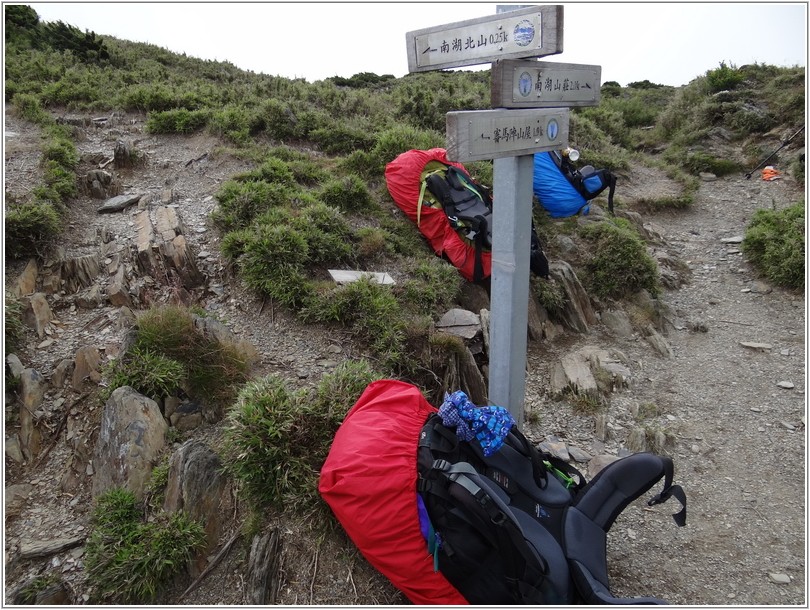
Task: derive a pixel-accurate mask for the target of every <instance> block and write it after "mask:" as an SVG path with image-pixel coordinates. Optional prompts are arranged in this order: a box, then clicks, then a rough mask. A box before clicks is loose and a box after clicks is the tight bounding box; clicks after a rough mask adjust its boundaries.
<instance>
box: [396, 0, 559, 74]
mask: <svg viewBox="0 0 810 610" xmlns="http://www.w3.org/2000/svg"><path fill="white" fill-rule="evenodd" d="M424 6H430V5H429V4H426V5H424ZM425 14H429V11H428V12H427V13H425ZM562 34H563V7H562V6H559V5H557V6H533V7H529V8H525V9H520V10H516V11H509V12H506V13H500V14H497V15H493V16H491V17H481V18H478V19H469V20H467V21H459V22H456V23H450V24H448V25H439V26H435V27H431V28H425V29H423V30H415V31H413V32H408V33H407V34H405V42H406V45H407V50H408V71H409V72H426V71H428V70H441V69H443V68H458V67H461V66H472V65H475V64H485V63H490V62H493V61H496V60H498V59H522V58H526V57H544V56H546V55H554V54H556V53H562V51H563V36H562Z"/></svg>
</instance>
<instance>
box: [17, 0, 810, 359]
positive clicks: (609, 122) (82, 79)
mask: <svg viewBox="0 0 810 610" xmlns="http://www.w3.org/2000/svg"><path fill="white" fill-rule="evenodd" d="M5 25H6V82H5V86H6V89H5V95H6V102H7V103H8V104H9V105H10V107H11V109H12V111H13V112H16V113H18V114H19V116H21V117H23V118H25V119H27V120H29V121H32V122H34V123H37V124H39V125H41V126H42V127H43V130H44V134H45V139H44V141H43V153H44V154H43V168H42V169H43V172H42V175H43V183H42V184H40V185H37V186H36V188H34V189H33V190H32V191H31V193H30V195H28V196H27V198H25V199H24V200H15V199H13V198H11V197H7V203H6V210H5V213H6V216H5V229H6V255H7V256H10V257H24V256H31V255H41V254H42V253H43V252H44V251H45V250H46V249H47V248H48V245H49V243H50V241H51V240H52V239H53V238H54V236H56V235H58V233H59V231H60V230H61V226H62V222H63V220H64V218H65V215H66V214H67V213H68V209H69V205H70V202H71V200H72V199H73V198H75V197H76V196H77V188H76V176H75V170H76V167H77V165H78V163H79V159H78V155H77V154H76V150H75V146H74V145H73V142H72V132H71V131H70V129H69V128H68V127H67V126H64V125H60V124H57V123H56V121H55V119H54V116H55V115H56V114H58V113H64V112H65V111H74V112H89V113H98V112H102V111H112V110H119V111H125V112H129V113H145V114H146V117H147V120H146V128H147V130H148V131H149V132H151V133H154V134H191V133H195V132H203V131H205V132H209V133H211V134H214V135H216V136H219V137H220V138H221V141H222V143H223V144H222V149H221V152H222V153H224V154H232V155H237V156H239V157H241V158H247V159H250V160H252V161H254V162H255V164H256V169H255V170H254V171H252V172H248V173H247V174H244V175H240V176H234V177H233V178H232V179H231V180H229V181H228V182H226V183H225V184H224V185H223V186H222V189H221V190H220V192H219V193H218V194H217V199H218V200H219V203H220V206H219V209H218V210H217V212H216V214H215V216H214V221H215V222H216V224H217V225H218V226H219V228H220V229H221V231H222V233H223V236H224V239H223V254H224V255H225V256H226V258H228V259H229V260H230V261H232V262H233V263H235V264H236V265H237V266H238V267H239V268H240V270H241V272H242V277H243V279H244V281H245V282H246V283H247V284H248V285H249V286H251V287H252V288H254V289H255V290H256V291H257V292H259V293H263V294H265V295H266V296H270V297H272V298H274V299H276V300H277V301H278V302H280V303H283V304H284V305H286V306H288V307H289V308H291V309H293V310H294V311H297V312H298V313H299V314H300V316H301V318H302V319H304V320H310V321H342V322H344V323H345V322H347V320H346V317H347V316H348V315H349V314H348V312H349V311H355V310H356V303H357V302H358V301H363V302H365V303H366V304H367V306H368V307H369V308H370V309H371V310H378V313H379V312H387V314H388V315H393V317H394V318H395V319H403V320H405V319H407V318H408V316H407V315H404V314H403V315H400V314H401V313H402V312H401V311H400V310H402V309H404V310H412V311H424V310H425V309H424V308H425V306H426V305H431V306H436V305H441V304H444V303H447V302H451V301H452V299H453V295H454V293H455V291H456V290H457V289H458V285H457V282H456V281H454V280H453V279H451V278H450V277H449V275H447V274H444V275H443V274H442V273H441V272H440V271H438V270H437V269H440V268H441V267H436V266H435V265H431V260H430V256H429V255H428V253H427V251H426V250H425V248H424V247H423V244H421V242H420V240H419V237H418V235H417V234H416V233H415V231H414V230H413V227H412V226H411V225H410V224H409V223H408V222H407V221H406V220H404V219H402V218H399V219H397V218H392V216H391V214H390V213H388V212H387V211H388V210H390V209H391V208H392V203H391V199H390V196H389V195H388V192H387V190H386V188H385V182H384V179H383V171H384V168H385V164H386V163H388V162H389V161H391V160H392V159H393V158H394V157H396V156H397V155H398V154H399V153H401V152H403V151H406V150H408V149H411V148H422V149H425V148H430V147H434V146H443V145H444V125H445V114H446V113H447V112H448V111H453V110H467V109H483V108H487V107H488V105H489V73H488V72H487V71H480V72H467V71H456V72H430V73H420V74H414V75H408V76H406V77H403V78H394V77H392V76H390V75H381V76H380V75H376V74H371V73H361V74H356V75H354V76H353V77H351V78H348V79H346V78H340V77H335V78H330V79H326V80H324V81H318V82H315V83H307V82H305V81H303V80H300V79H294V80H290V79H286V78H281V77H275V76H268V75H265V74H255V73H253V72H246V71H243V70H239V69H238V68H236V67H235V66H233V65H231V64H229V63H227V62H216V61H203V60H199V59H195V58H192V57H187V56H185V55H178V54H176V53H170V52H168V51H166V50H165V49H162V48H159V47H156V46H154V45H149V44H141V43H132V42H128V41H124V40H117V39H115V38H112V37H105V36H99V35H97V34H96V33H93V32H81V31H80V30H78V29H77V28H75V27H73V26H71V25H67V24H64V23H61V22H57V23H40V21H39V18H38V15H37V14H36V12H35V11H34V10H33V9H31V8H30V7H27V6H19V5H18V6H7V7H5ZM804 106H805V104H804V69H803V68H777V67H773V66H767V65H748V66H741V67H735V66H729V65H726V64H724V63H721V64H720V65H719V66H718V68H716V69H714V70H710V71H708V72H707V73H706V74H704V75H702V76H698V77H696V78H695V79H694V80H693V81H692V82H690V83H689V84H688V85H686V86H683V87H679V88H673V87H668V86H662V85H657V84H654V83H651V82H649V81H641V82H637V83H630V84H629V85H628V86H627V87H621V86H619V84H618V83H615V82H607V83H604V84H603V85H602V102H601V104H600V105H599V106H598V107H593V108H578V109H574V110H572V115H571V129H570V133H571V137H570V140H571V144H572V145H573V146H575V147H577V148H579V149H580V150H581V151H582V159H581V161H580V163H582V164H585V163H587V164H591V165H594V166H597V167H600V166H601V167H607V168H611V169H614V170H617V171H619V172H622V171H625V170H627V169H628V168H631V167H632V166H633V165H635V164H646V165H651V166H658V167H661V168H664V169H665V170H666V171H667V172H668V173H669V175H670V176H671V177H673V178H675V179H676V180H678V181H679V182H680V183H681V184H682V190H681V192H680V194H678V195H676V196H673V195H667V196H666V197H660V198H659V199H648V200H643V201H633V202H627V201H622V197H621V192H620V191H619V193H618V195H617V205H618V206H619V207H627V206H630V205H633V206H636V207H639V206H642V207H644V208H647V209H649V208H653V209H654V208H660V207H675V208H679V207H685V206H688V205H690V203H691V201H692V197H693V194H694V192H695V190H696V189H697V184H698V182H697V178H696V176H697V175H698V174H699V173H700V172H712V173H714V174H717V175H723V174H728V173H734V172H740V173H742V172H744V171H745V170H746V169H747V168H751V167H753V166H754V165H755V164H756V163H757V162H759V160H761V159H762V158H764V157H765V156H766V155H767V154H768V153H769V152H771V151H772V150H773V149H774V148H775V147H776V146H775V145H778V143H779V142H780V140H781V139H782V138H784V137H785V135H786V134H787V133H792V132H794V131H795V129H796V128H797V127H798V126H800V125H801V124H802V122H803V120H804ZM740 151H742V152H740ZM468 169H470V170H471V173H472V174H473V176H474V177H476V178H477V179H478V180H479V181H480V182H482V183H484V184H490V185H491V184H492V164H491V162H476V163H471V164H469V167H468ZM790 171H791V172H792V173H793V174H794V175H796V176H797V177H798V178H800V179H803V172H804V164H803V159H802V160H801V162H799V161H798V160H797V162H796V163H795V164H794V165H793V166H792V167H791V169H790ZM535 208H536V212H535V216H536V220H537V221H538V223H539V224H540V225H541V233H544V236H545V237H549V236H550V235H549V232H550V231H554V230H558V229H557V228H555V227H549V225H548V223H545V224H544V220H545V219H544V218H543V215H544V213H543V211H542V209H541V208H540V207H539V206H535ZM356 217H362V220H363V222H362V225H363V228H356V227H357V225H358V223H357V222H355V221H354V219H355V218H356ZM414 252H417V253H422V255H424V258H421V259H420V260H419V261H416V262H410V263H407V264H406V265H404V266H406V267H407V268H409V269H414V270H415V273H414V274H413V275H414V277H413V284H414V286H418V288H417V287H414V286H410V287H409V288H408V289H407V290H404V291H403V292H404V293H405V294H400V295H398V297H399V298H398V299H396V302H395V303H387V302H386V298H387V297H382V296H380V295H377V294H372V293H373V292H374V290H375V289H374V288H372V287H367V288H365V290H366V291H367V292H368V293H369V294H350V295H341V296H342V297H343V299H335V298H334V295H331V294H330V295H329V296H328V299H329V300H328V301H327V302H324V300H323V298H324V290H325V289H324V288H323V286H320V285H318V284H317V283H315V282H313V281H311V280H310V279H309V278H310V277H311V276H312V275H313V273H312V272H313V269H316V268H327V267H328V266H331V265H334V264H352V265H354V266H355V267H357V268H363V267H364V266H365V265H369V264H372V263H373V262H375V260H379V259H380V258H381V257H383V258H384V257H388V258H389V259H392V258H393V259H399V260H401V259H404V258H407V257H408V256H411V255H412V254H413V253H414ZM281 260H283V261H284V264H279V262H280V261H281ZM437 285H442V286H444V289H443V290H442V291H439V290H438V289H437V288H436V286H437ZM358 290H359V289H358ZM426 295H427V296H426ZM613 296H616V297H621V296H622V295H621V294H618V295H613ZM413 324H414V322H413V320H408V321H403V323H402V324H394V325H391V326H381V325H379V324H375V323H374V322H373V320H371V319H368V320H351V325H352V326H353V327H355V328H357V329H358V333H359V334H360V335H361V336H363V338H365V339H367V340H371V341H376V342H377V343H378V344H379V347H380V349H381V350H382V347H383V346H387V347H386V348H385V349H384V350H382V351H383V352H385V353H384V354H382V355H381V357H382V360H383V361H384V362H386V364H387V365H391V366H393V367H394V368H395V369H396V368H397V367H399V366H400V365H402V363H403V362H406V361H408V358H407V357H406V356H405V353H404V352H403V350H402V349H401V347H402V345H404V343H406V342H407V337H408V336H409V333H410V332H411V330H412V328H411V327H412V326H413ZM417 325H421V323H419V324H417ZM392 346H393V347H392Z"/></svg>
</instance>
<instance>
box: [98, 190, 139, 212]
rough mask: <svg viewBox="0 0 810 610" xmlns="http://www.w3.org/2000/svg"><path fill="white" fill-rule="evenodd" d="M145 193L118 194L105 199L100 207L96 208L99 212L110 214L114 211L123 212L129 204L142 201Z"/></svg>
mask: <svg viewBox="0 0 810 610" xmlns="http://www.w3.org/2000/svg"><path fill="white" fill-rule="evenodd" d="M141 197H143V194H139V195H117V196H116V197H112V198H111V199H108V200H107V201H105V202H104V203H103V204H102V205H101V207H100V208H98V209H97V210H96V212H98V213H99V214H109V213H112V212H121V211H123V210H125V209H127V208H128V207H129V206H131V205H134V204H136V203H138V201H140V199H141Z"/></svg>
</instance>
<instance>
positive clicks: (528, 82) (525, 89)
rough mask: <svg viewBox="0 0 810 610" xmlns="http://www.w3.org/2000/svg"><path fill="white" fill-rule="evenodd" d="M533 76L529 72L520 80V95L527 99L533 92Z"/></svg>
mask: <svg viewBox="0 0 810 610" xmlns="http://www.w3.org/2000/svg"><path fill="white" fill-rule="evenodd" d="M532 85H533V83H532V75H531V74H529V73H528V72H524V73H523V74H521V75H520V78H519V79H518V89H519V90H520V95H522V96H523V97H526V96H527V95H529V94H530V93H531V92H532Z"/></svg>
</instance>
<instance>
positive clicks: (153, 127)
mask: <svg viewBox="0 0 810 610" xmlns="http://www.w3.org/2000/svg"><path fill="white" fill-rule="evenodd" d="M209 114H210V113H209V111H208V110H189V109H188V108H173V109H171V110H162V111H156V112H150V113H149V117H148V118H147V119H146V131H147V132H148V133H192V132H195V131H199V130H201V129H203V128H204V127H205V126H206V124H207V123H208V117H209Z"/></svg>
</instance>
